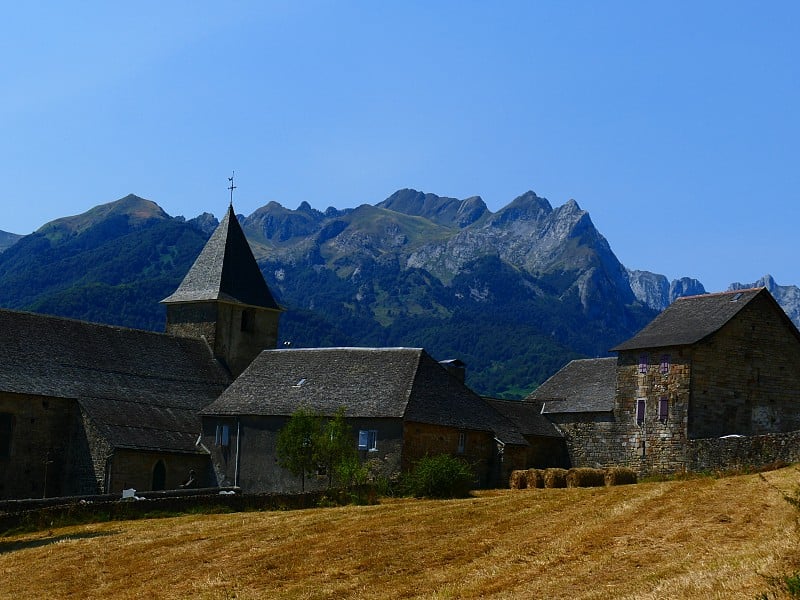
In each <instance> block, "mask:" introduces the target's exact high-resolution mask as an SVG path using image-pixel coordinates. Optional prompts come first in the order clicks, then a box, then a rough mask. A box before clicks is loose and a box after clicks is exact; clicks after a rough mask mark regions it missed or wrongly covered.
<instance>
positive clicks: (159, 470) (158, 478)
mask: <svg viewBox="0 0 800 600" xmlns="http://www.w3.org/2000/svg"><path fill="white" fill-rule="evenodd" d="M166 487H167V465H165V464H164V461H163V460H161V459H159V461H158V462H157V463H156V464H155V466H154V467H153V491H157V490H163V489H166Z"/></svg>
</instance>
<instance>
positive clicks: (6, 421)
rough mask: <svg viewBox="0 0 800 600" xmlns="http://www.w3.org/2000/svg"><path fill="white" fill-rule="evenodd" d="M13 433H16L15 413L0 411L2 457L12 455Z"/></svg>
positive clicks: (0, 456) (0, 455)
mask: <svg viewBox="0 0 800 600" xmlns="http://www.w3.org/2000/svg"><path fill="white" fill-rule="evenodd" d="M12 433H14V415H12V414H9V413H0V458H8V457H9V456H11V434H12Z"/></svg>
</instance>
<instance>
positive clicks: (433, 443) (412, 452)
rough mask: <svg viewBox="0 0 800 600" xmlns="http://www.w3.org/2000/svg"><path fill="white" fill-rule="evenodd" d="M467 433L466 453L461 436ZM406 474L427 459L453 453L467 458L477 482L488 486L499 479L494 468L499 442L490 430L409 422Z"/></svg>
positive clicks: (404, 439)
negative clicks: (472, 429) (460, 449)
mask: <svg viewBox="0 0 800 600" xmlns="http://www.w3.org/2000/svg"><path fill="white" fill-rule="evenodd" d="M462 433H463V434H464V450H463V452H459V437H460V435H461V434H462ZM403 442H404V443H403V465H402V468H403V470H404V471H408V470H410V469H412V468H413V467H414V463H415V462H417V461H418V460H419V459H421V458H423V457H425V456H436V455H439V454H449V455H451V456H456V457H461V458H463V459H464V460H465V461H466V462H467V463H468V464H469V465H470V467H472V469H473V471H474V473H475V476H476V483H477V484H478V485H479V486H481V487H486V486H488V485H490V482H491V483H493V482H494V480H495V479H496V478H497V477H496V475H495V473H494V472H493V471H492V469H493V468H494V467H495V464H496V462H497V461H496V456H497V442H496V441H495V440H494V435H493V434H491V433H489V432H486V431H469V430H459V429H455V428H453V427H444V426H442V425H431V424H428V423H406V424H405V428H404V433H403Z"/></svg>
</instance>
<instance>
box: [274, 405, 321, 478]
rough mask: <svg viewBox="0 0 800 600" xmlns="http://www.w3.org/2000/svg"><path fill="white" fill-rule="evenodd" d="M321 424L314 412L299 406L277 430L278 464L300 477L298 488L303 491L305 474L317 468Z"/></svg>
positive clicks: (276, 450)
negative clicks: (317, 446) (317, 445)
mask: <svg viewBox="0 0 800 600" xmlns="http://www.w3.org/2000/svg"><path fill="white" fill-rule="evenodd" d="M321 425H322V423H321V420H320V418H319V417H318V416H317V415H316V414H314V413H313V412H311V411H308V410H306V409H303V408H300V409H298V410H296V411H295V412H294V413H293V414H292V416H291V418H290V419H289V421H288V422H287V423H286V425H285V426H284V427H283V428H282V429H281V430H280V431H279V432H278V440H277V444H276V448H275V452H276V454H277V456H278V464H279V465H280V466H281V467H283V468H284V469H286V470H288V471H289V472H290V473H292V474H293V475H297V476H299V477H300V482H301V483H300V489H301V490H302V491H304V492H305V491H306V475H310V474H312V473H315V472H316V470H317V465H318V460H317V448H316V443H317V441H318V440H319V438H320V431H321V429H322V427H321Z"/></svg>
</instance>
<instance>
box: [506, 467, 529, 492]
mask: <svg viewBox="0 0 800 600" xmlns="http://www.w3.org/2000/svg"><path fill="white" fill-rule="evenodd" d="M508 487H510V488H511V489H512V490H524V489H525V488H526V487H528V472H527V471H511V477H510V478H509V480H508Z"/></svg>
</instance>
